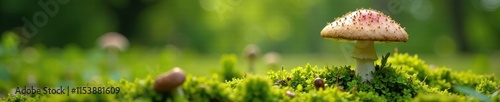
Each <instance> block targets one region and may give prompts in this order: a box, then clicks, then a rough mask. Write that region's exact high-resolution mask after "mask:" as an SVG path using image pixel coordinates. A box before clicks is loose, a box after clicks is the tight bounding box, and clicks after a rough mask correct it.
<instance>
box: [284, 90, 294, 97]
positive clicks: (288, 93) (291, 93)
mask: <svg viewBox="0 0 500 102" xmlns="http://www.w3.org/2000/svg"><path fill="white" fill-rule="evenodd" d="M286 95H287V96H288V97H290V98H294V97H295V93H293V92H292V91H286Z"/></svg>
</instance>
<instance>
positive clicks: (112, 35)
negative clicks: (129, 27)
mask: <svg viewBox="0 0 500 102" xmlns="http://www.w3.org/2000/svg"><path fill="white" fill-rule="evenodd" d="M99 45H100V46H101V48H103V49H109V48H116V49H118V50H120V51H125V50H126V49H127V47H128V40H127V38H125V36H123V35H121V34H120V33H117V32H109V33H106V34H104V35H102V36H101V37H99Z"/></svg>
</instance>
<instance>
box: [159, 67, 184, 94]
mask: <svg viewBox="0 0 500 102" xmlns="http://www.w3.org/2000/svg"><path fill="white" fill-rule="evenodd" d="M184 81H186V74H184V71H182V69H181V68H178V67H175V68H174V69H172V70H171V71H170V72H167V73H165V74H162V75H160V76H159V77H158V78H157V79H156V80H155V83H154V90H155V91H156V92H158V93H168V92H171V91H172V90H174V89H176V88H179V87H180V86H181V85H182V84H183V83H184Z"/></svg>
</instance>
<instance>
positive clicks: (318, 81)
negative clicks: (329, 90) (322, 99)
mask: <svg viewBox="0 0 500 102" xmlns="http://www.w3.org/2000/svg"><path fill="white" fill-rule="evenodd" d="M314 87H316V90H318V89H319V88H323V90H324V89H325V82H324V81H323V79H321V78H316V79H314Z"/></svg>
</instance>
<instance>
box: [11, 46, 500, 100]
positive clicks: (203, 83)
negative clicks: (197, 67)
mask: <svg viewBox="0 0 500 102" xmlns="http://www.w3.org/2000/svg"><path fill="white" fill-rule="evenodd" d="M388 56H389V54H387V55H385V56H383V57H382V58H381V60H380V61H377V63H376V66H375V70H376V71H375V72H373V75H374V78H373V80H371V81H370V82H361V81H360V80H361V78H360V77H359V76H356V75H355V71H354V70H355V69H353V68H351V67H350V66H325V67H318V66H312V65H310V64H306V65H305V66H298V67H296V68H293V69H291V70H278V71H269V72H267V75H266V76H262V75H246V76H245V77H241V75H238V74H237V73H238V72H237V71H235V70H234V69H235V68H234V63H236V60H235V59H236V58H235V56H234V55H228V56H223V57H222V60H221V63H222V66H223V72H222V73H214V74H213V75H212V76H210V77H197V76H192V75H188V76H187V78H186V82H185V83H184V84H183V86H182V90H183V93H180V94H179V93H167V94H158V93H156V92H154V91H153V90H152V87H153V82H154V80H153V78H152V77H146V78H143V79H135V80H134V81H127V80H121V81H119V82H114V81H108V82H107V83H98V82H97V83H91V84H90V85H89V86H113V87H120V88H121V89H122V90H121V91H120V93H119V94H111V95H92V94H91V95H70V96H65V95H35V96H23V95H17V96H8V97H6V98H3V99H1V100H2V101H30V100H42V101H43V100H45V101H49V100H51V101H52V100H57V101H194V102H200V101H201V102H207V101H218V102H261V101H264V102H267V101H284V102H289V101H292V102H303V101H326V102H331V101H340V102H353V101H354V102H357V101H361V102H366V101H370V102H385V101H436V102H440V101H479V99H477V96H482V97H483V96H486V97H488V98H490V99H491V100H492V101H498V100H500V96H498V93H499V91H497V90H498V86H499V84H498V83H499V80H498V79H497V78H496V77H494V76H493V75H484V74H475V73H472V72H470V71H466V72H456V71H452V70H450V69H448V68H445V67H441V68H435V69H432V68H430V67H429V65H427V64H425V63H424V61H422V60H421V59H419V58H418V57H417V56H416V55H413V56H410V55H409V54H394V55H393V57H388ZM220 76H222V77H220ZM316 78H321V79H323V80H324V83H325V89H321V88H320V89H316V88H315V86H314V80H315V79H316ZM456 85H462V86H464V87H469V88H470V90H472V93H477V94H470V93H471V92H470V90H469V94H468V93H467V92H463V90H457V88H455V86H456ZM287 91H290V92H293V93H294V94H295V96H294V97H290V96H288V95H287V94H286V92H287ZM469 95H472V96H469ZM481 99H482V100H484V98H481Z"/></svg>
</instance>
